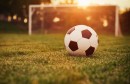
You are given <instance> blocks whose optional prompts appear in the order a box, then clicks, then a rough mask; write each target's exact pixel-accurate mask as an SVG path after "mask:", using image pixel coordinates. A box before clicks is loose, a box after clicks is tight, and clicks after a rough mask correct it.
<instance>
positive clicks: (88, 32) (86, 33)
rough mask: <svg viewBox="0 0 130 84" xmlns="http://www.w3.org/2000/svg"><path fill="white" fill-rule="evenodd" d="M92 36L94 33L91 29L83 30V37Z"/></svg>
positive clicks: (88, 37)
mask: <svg viewBox="0 0 130 84" xmlns="http://www.w3.org/2000/svg"><path fill="white" fill-rule="evenodd" d="M91 36H92V33H91V32H90V31H89V30H83V31H82V37H83V38H87V39H90V37H91Z"/></svg>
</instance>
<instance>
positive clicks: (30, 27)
mask: <svg viewBox="0 0 130 84" xmlns="http://www.w3.org/2000/svg"><path fill="white" fill-rule="evenodd" d="M102 6H103V5H102ZM104 6H106V5H104ZM109 6H113V5H109ZM114 6H115V5H114ZM45 7H79V6H77V5H71V4H69V5H68V4H65V5H53V4H45V5H29V18H28V34H29V35H32V15H33V11H32V8H45ZM115 7H116V9H115V36H116V37H117V36H121V35H122V33H121V30H120V24H119V7H118V6H115Z"/></svg>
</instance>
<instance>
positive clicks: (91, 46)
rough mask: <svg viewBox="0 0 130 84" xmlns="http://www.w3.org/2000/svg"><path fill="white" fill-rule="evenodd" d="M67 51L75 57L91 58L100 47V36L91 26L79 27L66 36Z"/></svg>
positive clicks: (69, 31) (75, 27)
mask: <svg viewBox="0 0 130 84" xmlns="http://www.w3.org/2000/svg"><path fill="white" fill-rule="evenodd" d="M64 43H65V47H66V50H67V51H68V52H69V54H70V55H74V56H91V55H92V54H93V53H94V51H95V50H96V49H97V46H98V35H97V33H96V32H95V31H94V30H93V29H92V28H91V27H89V26H85V25H77V26H74V27H72V28H71V29H69V30H68V31H67V33H66V35H65V38H64Z"/></svg>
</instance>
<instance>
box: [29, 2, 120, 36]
mask: <svg viewBox="0 0 130 84" xmlns="http://www.w3.org/2000/svg"><path fill="white" fill-rule="evenodd" d="M81 24H83V25H88V26H90V27H92V28H93V29H94V30H95V31H96V32H97V33H98V34H111V35H115V36H120V35H121V30H120V26H119V25H120V24H119V8H118V7H117V6H113V5H110V6H87V7H79V6H77V5H51V4H49V5H30V6H29V27H28V28H29V29H28V34H29V35H32V34H42V33H64V32H66V31H67V30H68V29H69V28H71V27H73V26H75V25H81Z"/></svg>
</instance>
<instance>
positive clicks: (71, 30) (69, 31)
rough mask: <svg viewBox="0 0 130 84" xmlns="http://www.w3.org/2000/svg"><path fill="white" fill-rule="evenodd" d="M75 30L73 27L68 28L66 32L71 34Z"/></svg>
mask: <svg viewBox="0 0 130 84" xmlns="http://www.w3.org/2000/svg"><path fill="white" fill-rule="evenodd" d="M74 30H75V27H73V28H71V29H69V30H68V32H67V34H71V33H72V32H73V31H74Z"/></svg>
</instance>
